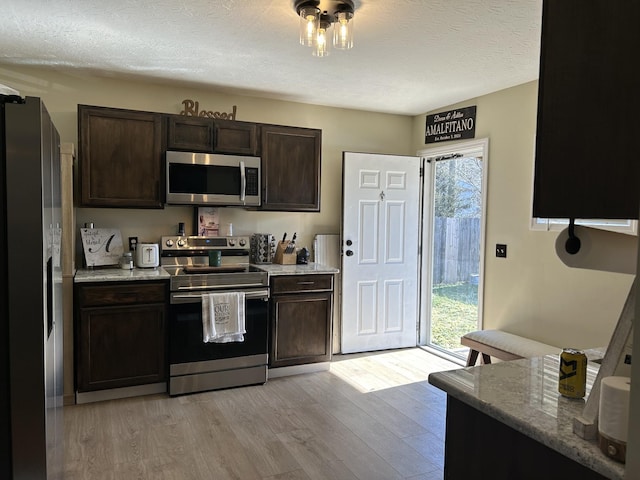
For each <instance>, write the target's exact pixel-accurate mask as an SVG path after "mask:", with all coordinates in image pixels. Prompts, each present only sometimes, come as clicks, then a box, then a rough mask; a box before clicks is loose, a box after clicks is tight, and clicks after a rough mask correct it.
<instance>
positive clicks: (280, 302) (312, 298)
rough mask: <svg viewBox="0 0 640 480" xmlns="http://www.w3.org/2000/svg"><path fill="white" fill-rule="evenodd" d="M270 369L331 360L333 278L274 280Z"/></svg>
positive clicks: (285, 278)
mask: <svg viewBox="0 0 640 480" xmlns="http://www.w3.org/2000/svg"><path fill="white" fill-rule="evenodd" d="M271 291H272V297H271V342H270V352H269V366H270V367H284V366H291V365H301V364H305V363H316V362H328V361H329V360H331V319H332V312H333V276H332V275H290V276H281V277H274V278H272V280H271Z"/></svg>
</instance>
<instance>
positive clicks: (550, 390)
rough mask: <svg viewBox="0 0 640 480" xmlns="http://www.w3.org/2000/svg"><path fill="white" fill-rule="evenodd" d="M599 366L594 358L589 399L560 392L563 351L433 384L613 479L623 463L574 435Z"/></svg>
mask: <svg viewBox="0 0 640 480" xmlns="http://www.w3.org/2000/svg"><path fill="white" fill-rule="evenodd" d="M598 368H599V365H598V364H596V363H592V362H588V367H587V395H586V396H585V398H584V399H582V398H581V399H570V398H566V397H563V396H562V395H560V394H559V393H558V372H559V357H558V355H547V356H545V357H537V358H524V359H521V360H512V361H509V362H500V363H496V364H491V365H482V366H477V367H466V368H460V369H457V370H451V371H446V372H437V373H432V374H431V375H429V383H430V384H432V385H434V386H436V387H438V388H440V389H441V390H444V391H445V392H446V393H447V394H448V395H451V396H452V397H454V398H456V399H458V400H460V401H462V402H464V403H466V404H468V405H470V406H471V407H473V408H475V409H477V410H478V411H480V412H482V413H484V414H486V415H489V416H490V417H493V418H494V419H496V420H498V421H500V422H502V423H504V424H505V425H507V426H509V427H511V428H513V429H514V430H517V431H519V432H521V433H523V434H525V435H527V436H528V437H530V438H532V439H534V440H536V441H538V442H540V443H542V444H544V445H546V446H548V447H549V448H552V449H554V450H556V451H558V452H559V453H561V454H563V455H565V456H566V457H568V458H570V459H572V460H574V461H575V462H577V463H579V464H581V465H584V466H586V467H588V468H590V469H592V470H594V471H596V472H598V473H600V474H601V475H604V476H606V477H607V478H612V479H622V478H624V465H623V464H621V463H618V462H616V461H614V460H611V459H610V458H608V457H607V456H605V455H604V453H602V452H601V451H600V449H599V448H598V445H597V442H596V441H595V440H584V439H582V438H580V437H578V436H577V435H575V434H574V433H573V419H574V417H576V416H578V415H580V414H581V413H582V410H583V408H584V404H585V400H586V398H588V395H589V392H590V391H591V385H592V384H593V382H594V381H595V379H596V375H597V373H598Z"/></svg>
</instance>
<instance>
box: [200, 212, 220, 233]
mask: <svg viewBox="0 0 640 480" xmlns="http://www.w3.org/2000/svg"><path fill="white" fill-rule="evenodd" d="M194 211H195V220H194V224H195V231H196V232H197V233H196V235H198V236H200V237H217V236H218V235H219V233H220V216H219V215H218V209H217V208H215V207H194Z"/></svg>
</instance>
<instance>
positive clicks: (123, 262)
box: [120, 252, 133, 270]
mask: <svg viewBox="0 0 640 480" xmlns="http://www.w3.org/2000/svg"><path fill="white" fill-rule="evenodd" d="M120 268H121V269H123V270H133V255H132V254H131V252H124V253H123V254H122V257H120Z"/></svg>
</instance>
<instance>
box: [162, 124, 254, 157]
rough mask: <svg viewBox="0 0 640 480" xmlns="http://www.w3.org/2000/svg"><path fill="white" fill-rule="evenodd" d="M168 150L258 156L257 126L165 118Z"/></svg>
mask: <svg viewBox="0 0 640 480" xmlns="http://www.w3.org/2000/svg"><path fill="white" fill-rule="evenodd" d="M167 150H182V151H187V152H201V153H226V154H232V155H250V156H255V155H257V154H258V127H257V125H256V124H255V123H250V122H238V121H235V120H222V119H210V118H203V117H187V116H184V115H167Z"/></svg>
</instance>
